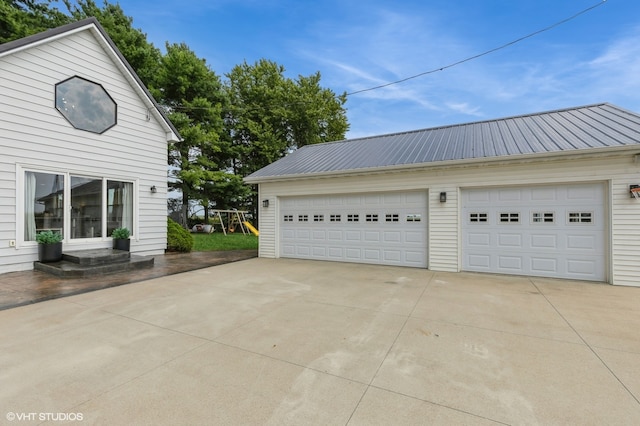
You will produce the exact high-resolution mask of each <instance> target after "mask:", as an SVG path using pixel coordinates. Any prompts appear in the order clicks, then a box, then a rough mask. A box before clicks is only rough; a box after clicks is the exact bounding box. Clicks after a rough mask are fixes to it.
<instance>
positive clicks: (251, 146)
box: [225, 59, 349, 176]
mask: <svg viewBox="0 0 640 426" xmlns="http://www.w3.org/2000/svg"><path fill="white" fill-rule="evenodd" d="M284 72H285V68H284V67H283V66H282V65H278V64H277V63H275V62H273V61H269V60H266V59H261V60H259V61H257V62H256V63H255V64H254V65H249V64H247V63H246V62H245V63H243V64H241V65H237V66H235V67H234V68H233V69H232V70H231V72H229V73H228V74H227V75H226V76H227V79H228V81H227V82H226V85H225V89H226V91H227V93H228V97H229V100H230V108H229V110H228V113H227V115H226V120H225V125H226V131H227V134H228V135H229V138H230V140H231V153H232V155H233V158H232V165H233V170H234V172H235V173H236V174H239V175H242V176H246V175H248V174H250V173H252V172H254V171H256V170H258V169H260V168H262V167H264V166H266V165H268V164H270V163H272V162H273V161H275V160H277V159H279V158H281V157H283V156H284V155H286V154H287V153H288V152H289V151H290V150H292V149H295V148H299V147H301V146H304V145H309V144H315V143H320V142H327V141H332V140H338V139H342V138H344V135H345V132H346V131H347V129H348V127H349V125H348V122H347V118H346V110H345V109H344V103H345V102H346V95H344V94H343V95H341V96H336V95H335V94H334V93H333V92H332V91H331V90H329V89H324V88H322V87H320V73H316V74H314V75H312V76H310V77H303V76H299V77H298V78H297V79H296V80H292V79H290V78H287V77H285V75H284Z"/></svg>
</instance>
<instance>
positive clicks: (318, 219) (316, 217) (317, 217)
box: [313, 214, 324, 222]
mask: <svg viewBox="0 0 640 426" xmlns="http://www.w3.org/2000/svg"><path fill="white" fill-rule="evenodd" d="M313 221H314V222H324V215H323V214H314V215H313Z"/></svg>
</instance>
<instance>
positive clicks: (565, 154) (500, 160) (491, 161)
mask: <svg viewBox="0 0 640 426" xmlns="http://www.w3.org/2000/svg"><path fill="white" fill-rule="evenodd" d="M629 152H635V153H638V154H640V146H639V145H626V146H621V147H614V148H612V147H603V148H591V149H588V150H579V151H559V152H555V153H548V152H545V153H538V154H522V155H518V156H502V157H490V158H473V159H468V160H449V161H439V162H435V163H420V164H402V165H397V166H383V167H375V168H373V167H372V168H363V169H353V170H338V171H331V172H318V173H301V174H296V175H283V176H269V177H264V178H261V177H254V178H249V177H245V178H244V179H243V180H244V182H245V183H248V184H260V183H269V182H283V181H292V180H302V179H316V178H330V177H337V176H356V175H371V174H383V173H394V172H406V171H412V170H425V169H429V170H434V169H449V168H464V167H473V166H483V165H487V166H489V165H496V164H502V165H509V164H523V163H531V162H534V161H561V160H568V159H582V158H589V157H615V156H622V155H625V154H628V153H629Z"/></svg>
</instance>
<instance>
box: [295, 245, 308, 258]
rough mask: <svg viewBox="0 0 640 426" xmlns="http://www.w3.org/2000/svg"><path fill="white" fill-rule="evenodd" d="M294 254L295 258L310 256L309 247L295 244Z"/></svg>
mask: <svg viewBox="0 0 640 426" xmlns="http://www.w3.org/2000/svg"><path fill="white" fill-rule="evenodd" d="M295 253H296V255H297V256H307V257H308V256H309V255H310V254H311V247H310V246H303V245H301V244H297V245H296V246H295Z"/></svg>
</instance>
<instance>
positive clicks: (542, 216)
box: [531, 212, 554, 223]
mask: <svg viewBox="0 0 640 426" xmlns="http://www.w3.org/2000/svg"><path fill="white" fill-rule="evenodd" d="M553 216H554V215H553V213H549V212H546V213H540V212H534V213H532V216H531V221H532V222H533V223H553V222H554V217H553Z"/></svg>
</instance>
